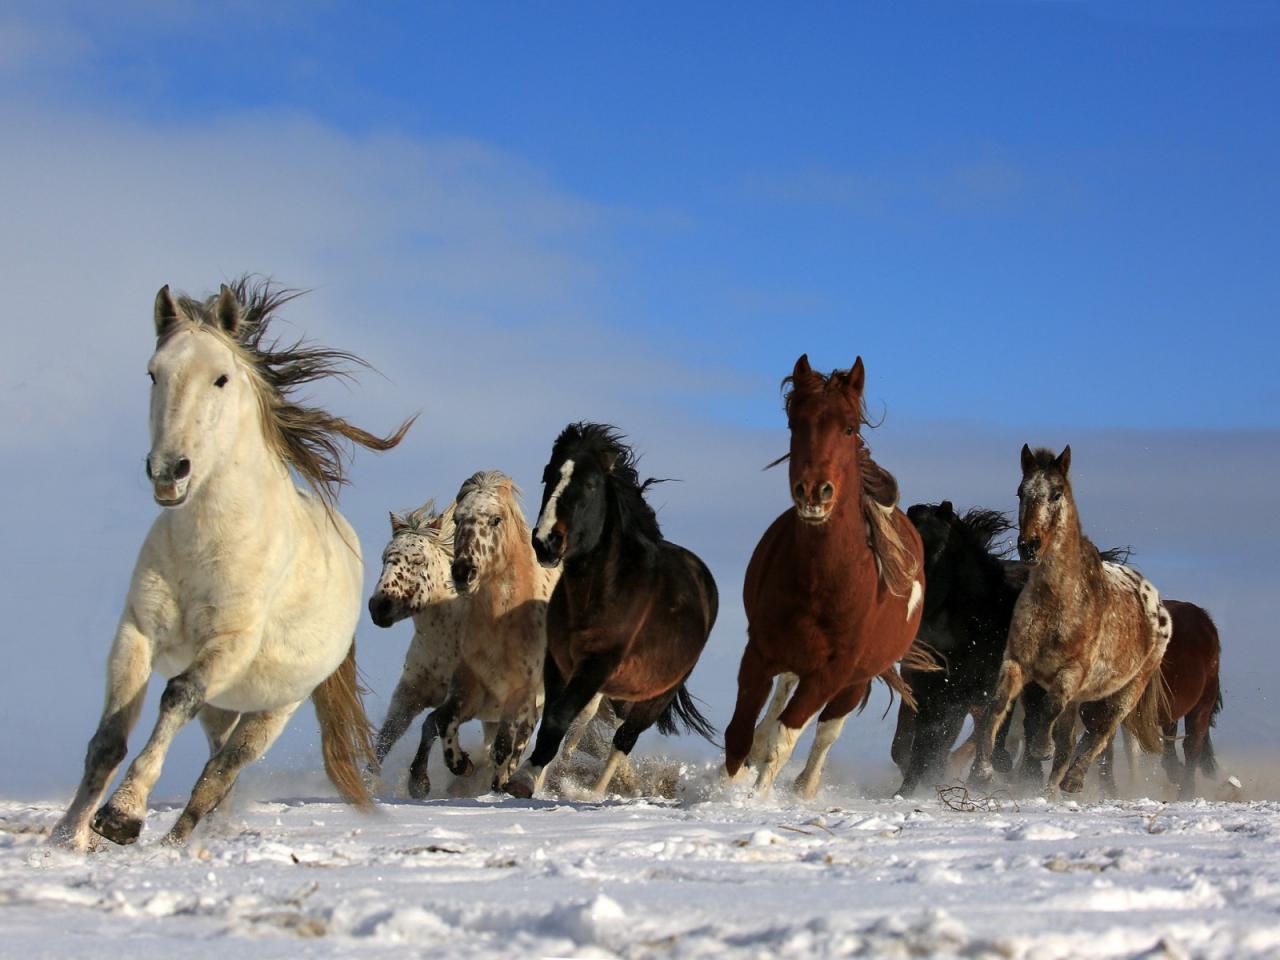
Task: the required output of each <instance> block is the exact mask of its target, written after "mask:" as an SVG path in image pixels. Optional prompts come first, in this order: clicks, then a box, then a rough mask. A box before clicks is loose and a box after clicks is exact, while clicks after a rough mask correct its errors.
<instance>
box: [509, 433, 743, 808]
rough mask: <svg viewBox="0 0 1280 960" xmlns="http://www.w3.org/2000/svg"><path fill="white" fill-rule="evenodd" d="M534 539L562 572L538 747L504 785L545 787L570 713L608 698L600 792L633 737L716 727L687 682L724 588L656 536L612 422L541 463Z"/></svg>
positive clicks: (513, 790)
mask: <svg viewBox="0 0 1280 960" xmlns="http://www.w3.org/2000/svg"><path fill="white" fill-rule="evenodd" d="M542 480H543V483H544V485H545V486H544V489H543V493H542V509H541V511H540V512H539V517H538V523H537V526H536V527H535V529H534V532H533V548H534V552H535V553H537V555H538V560H539V561H540V562H541V563H542V564H543V566H555V565H556V564H563V568H564V572H563V574H561V577H560V582H559V583H558V584H557V585H556V589H555V592H554V593H553V594H552V595H551V602H550V604H549V605H548V608H547V657H546V663H545V665H544V668H543V682H544V685H545V688H546V707H545V709H544V711H543V715H542V725H541V726H540V727H539V728H538V738H537V742H536V743H535V744H534V748H533V753H532V754H531V755H530V756H529V759H527V760H526V761H525V762H524V763H523V764H522V765H521V766H520V769H519V770H517V771H516V774H515V776H514V777H512V778H511V780H510V782H509V783H508V784H507V792H508V793H510V794H512V795H514V796H517V797H529V796H532V795H533V794H534V793H535V792H537V791H538V790H539V789H541V786H542V779H543V776H544V774H545V771H546V768H547V766H548V765H549V764H550V763H551V761H552V760H553V759H555V756H556V753H557V751H559V749H560V745H561V741H562V740H563V739H564V736H565V732H566V730H567V729H568V728H569V724H570V722H571V721H573V719H574V718H575V717H577V716H579V714H580V713H583V712H585V713H586V714H587V715H589V714H590V711H591V710H592V709H593V708H594V706H596V705H598V704H599V703H600V700H601V697H602V696H603V697H608V698H609V699H610V700H611V701H612V703H613V706H614V709H615V710H617V711H618V713H619V715H620V716H622V717H623V721H622V726H620V727H619V728H618V731H617V733H615V734H614V737H613V750H612V751H611V753H610V754H609V759H608V761H607V762H606V763H605V768H604V772H603V773H602V774H601V776H600V779H599V780H598V781H597V782H596V785H595V787H594V789H593V793H595V794H596V795H597V796H598V795H600V794H603V793H604V791H605V790H606V789H607V788H608V786H609V781H610V780H611V779H612V777H613V774H614V773H615V772H616V771H617V769H618V767H619V766H620V765H621V764H622V763H623V762H624V761H625V759H626V757H627V756H628V755H629V754H630V753H631V749H632V748H633V747H634V746H635V743H636V740H637V738H639V736H640V734H642V733H643V732H644V731H645V730H647V729H648V728H649V727H650V726H652V725H653V724H654V723H657V725H658V730H659V731H660V732H661V733H668V734H669V733H675V732H676V729H677V728H676V723H677V721H679V722H680V723H681V724H683V726H684V727H685V729H686V730H690V731H693V732H695V733H698V734H701V735H702V736H704V737H706V738H707V739H708V740H711V739H712V736H713V733H712V730H711V727H710V725H709V724H708V723H707V721H706V719H705V718H704V717H703V716H702V715H701V714H700V713H699V712H698V709H697V707H696V706H695V705H694V702H693V698H692V696H690V694H689V692H688V690H687V689H686V687H685V683H686V681H687V680H688V678H689V674H690V673H691V672H692V671H693V667H694V664H696V663H697V662H698V657H699V655H700V654H701V653H702V648H703V647H704V646H706V643H707V637H708V636H709V635H710V634H711V627H712V625H713V624H714V623H715V620H716V613H717V610H718V606H719V596H718V594H717V591H716V584H715V580H714V579H713V578H712V576H711V571H710V570H708V569H707V566H706V564H704V563H703V562H702V561H701V560H699V559H698V558H697V557H696V556H695V555H694V554H693V553H692V552H690V551H689V550H686V549H685V548H684V547H681V546H677V545H676V544H674V543H671V542H670V541H669V540H666V539H664V538H663V536H662V531H661V530H660V529H659V527H658V518H657V516H656V515H655V514H654V512H653V508H652V507H651V506H649V504H648V503H647V502H646V501H645V498H644V493H645V490H646V489H647V488H648V486H649V484H650V483H652V482H653V481H647V482H645V483H641V482H640V479H639V476H638V475H637V473H636V461H635V455H634V454H633V453H632V451H631V449H630V447H628V446H627V445H626V444H625V443H623V440H622V436H621V435H620V434H619V433H618V432H617V431H616V430H615V429H614V428H613V427H610V426H606V425H604V424H598V423H576V424H570V425H569V426H567V427H565V429H564V430H563V431H562V432H561V434H560V436H559V437H558V438H557V439H556V442H555V445H554V446H553V447H552V449H551V460H550V462H548V464H547V466H546V469H545V470H544V471H543V475H542Z"/></svg>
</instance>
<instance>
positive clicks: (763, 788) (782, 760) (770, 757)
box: [755, 716, 813, 795]
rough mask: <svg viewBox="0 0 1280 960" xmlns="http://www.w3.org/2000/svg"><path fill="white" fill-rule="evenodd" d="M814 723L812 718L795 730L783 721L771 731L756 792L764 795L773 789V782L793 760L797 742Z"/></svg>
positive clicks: (757, 779)
mask: <svg viewBox="0 0 1280 960" xmlns="http://www.w3.org/2000/svg"><path fill="white" fill-rule="evenodd" d="M812 722H813V717H812V716H811V717H809V719H808V720H806V721H805V722H804V726H800V727H795V728H793V727H788V726H787V725H786V724H784V723H782V721H777V722H775V723H774V725H773V726H772V727H771V728H770V729H769V738H768V741H767V743H766V746H765V751H764V760H763V761H762V763H761V765H760V775H759V776H758V777H757V778H756V787H755V792H756V793H757V794H760V795H764V794H767V793H768V792H769V791H770V790H771V789H773V781H774V780H776V779H777V777H778V774H779V773H780V772H781V771H782V768H783V767H785V766H786V765H787V761H788V760H790V759H791V754H792V752H793V751H794V750H795V748H796V741H797V740H799V739H800V734H802V733H804V731H805V728H806V727H808V726H809V724H810V723H812Z"/></svg>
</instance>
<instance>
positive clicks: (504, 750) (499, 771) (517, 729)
mask: <svg viewBox="0 0 1280 960" xmlns="http://www.w3.org/2000/svg"><path fill="white" fill-rule="evenodd" d="M537 725H538V707H537V700H536V699H535V698H534V697H528V698H527V699H525V700H524V701H522V702H521V704H520V706H519V709H518V710H517V712H516V714H515V716H514V717H512V719H511V721H510V723H509V725H508V726H506V728H505V730H504V734H506V735H508V736H509V737H510V741H509V742H508V743H501V742H499V743H495V744H494V750H493V764H494V771H493V789H494V790H501V789H502V788H503V787H505V786H506V785H507V781H508V780H510V779H511V777H512V776H513V775H514V774H515V772H516V767H518V766H519V765H520V758H521V757H523V756H524V751H525V748H526V747H527V746H528V745H529V738H530V737H531V736H533V730H534V728H535V727H536V726H537Z"/></svg>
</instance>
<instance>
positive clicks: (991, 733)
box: [970, 445, 1172, 793]
mask: <svg viewBox="0 0 1280 960" xmlns="http://www.w3.org/2000/svg"><path fill="white" fill-rule="evenodd" d="M1070 466H1071V448H1070V447H1067V448H1066V449H1064V450H1063V451H1062V454H1061V455H1060V456H1056V457H1055V456H1054V454H1053V452H1052V451H1050V450H1043V449H1041V450H1036V451H1032V450H1031V449H1030V448H1029V447H1027V446H1025V445H1024V446H1023V448H1022V483H1021V484H1020V485H1019V487H1018V501H1019V506H1018V531H1019V533H1018V551H1019V553H1020V554H1021V556H1022V558H1023V560H1025V561H1027V562H1028V563H1031V564H1032V568H1031V576H1030V578H1029V579H1028V581H1027V585H1026V587H1025V588H1024V589H1023V591H1022V593H1021V594H1020V595H1019V597H1018V602H1017V604H1016V605H1015V607H1014V612H1013V621H1012V623H1011V625H1010V628H1009V642H1008V646H1007V648H1006V651H1005V658H1004V663H1003V664H1002V666H1001V668H1000V681H999V684H998V686H997V690H996V694H995V697H994V698H993V701H992V706H991V708H990V709H989V710H988V712H987V714H986V717H985V719H984V723H983V730H982V735H981V736H980V737H979V738H978V755H977V757H976V759H975V760H974V764H973V770H972V772H971V774H970V779H971V780H973V781H974V782H976V783H985V782H986V781H988V780H989V779H990V777H991V774H992V766H991V750H992V746H993V743H994V740H995V736H996V731H997V730H998V729H999V726H1000V724H1001V723H1002V722H1003V721H1004V718H1005V714H1006V713H1007V712H1008V711H1009V708H1010V707H1011V706H1012V704H1013V700H1014V698H1016V697H1017V696H1018V694H1019V693H1020V692H1021V691H1022V688H1023V687H1024V686H1025V685H1026V684H1027V683H1029V682H1032V681H1034V682H1036V683H1038V684H1039V685H1040V686H1041V687H1043V688H1044V691H1045V706H1044V710H1045V716H1046V718H1048V722H1047V723H1045V724H1043V725H1042V728H1041V730H1040V731H1038V733H1037V736H1035V737H1033V738H1032V741H1031V742H1030V743H1028V744H1027V749H1028V750H1029V751H1030V753H1031V756H1032V757H1034V758H1035V759H1044V758H1045V757H1047V756H1048V754H1049V752H1050V737H1052V748H1053V772H1052V774H1051V775H1050V780H1049V786H1050V788H1051V789H1057V788H1059V787H1060V788H1061V789H1062V790H1064V791H1066V792H1068V793H1075V792H1078V791H1079V790H1080V789H1081V788H1082V787H1083V786H1084V778H1085V774H1086V772H1087V771H1088V769H1089V766H1090V765H1091V764H1092V763H1093V762H1094V760H1096V759H1097V758H1098V757H1099V756H1100V755H1101V754H1102V753H1103V751H1104V750H1105V749H1106V747H1107V745H1108V744H1109V743H1110V742H1111V740H1112V738H1113V737H1114V736H1115V732H1116V729H1117V728H1118V727H1119V726H1120V724H1121V723H1122V722H1123V723H1124V724H1125V726H1126V728H1128V729H1129V730H1130V731H1131V732H1132V733H1133V734H1134V735H1135V736H1136V737H1137V738H1138V741H1139V742H1140V743H1141V744H1142V746H1143V748H1144V749H1146V750H1149V751H1151V752H1156V753H1158V752H1159V751H1160V747H1161V744H1160V730H1159V727H1158V721H1159V716H1160V712H1161V708H1162V706H1163V704H1164V693H1163V691H1164V687H1163V684H1162V683H1161V682H1160V680H1159V674H1158V671H1159V669H1160V660H1161V658H1162V657H1163V656H1164V652H1165V648H1166V646H1167V645H1168V643H1169V635H1170V633H1171V630H1172V624H1171V620H1170V617H1169V612H1168V611H1167V610H1166V609H1165V607H1164V605H1163V604H1162V603H1161V602H1160V595H1159V593H1157V592H1156V588H1155V587H1154V586H1152V585H1151V583H1150V582H1149V581H1148V580H1147V579H1146V578H1145V577H1143V576H1142V574H1140V573H1138V571H1136V570H1134V569H1133V568H1132V567H1128V566H1124V565H1122V564H1117V563H1109V562H1106V561H1104V560H1103V559H1102V557H1101V556H1100V555H1099V553H1098V549H1097V548H1096V547H1095V546H1094V545H1093V544H1092V543H1091V542H1090V541H1089V539H1088V538H1087V537H1086V536H1085V535H1084V532H1083V530H1082V529H1081V525H1080V518H1079V514H1078V513H1077V512H1076V505H1075V499H1074V497H1073V495H1072V490H1071V482H1070V480H1069V478H1068V471H1069V470H1070ZM1153 678H1154V679H1155V682H1154V683H1152V682H1151V681H1152V679H1153ZM1077 707H1078V708H1079V714H1080V719H1081V720H1082V721H1083V722H1084V728H1085V733H1084V736H1083V737H1082V738H1081V741H1080V745H1079V747H1078V748H1077V749H1076V750H1075V755H1074V758H1073V756H1072V748H1073V746H1074V740H1075V736H1074V730H1075V717H1076V709H1077Z"/></svg>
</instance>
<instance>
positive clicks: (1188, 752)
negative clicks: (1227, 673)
mask: <svg viewBox="0 0 1280 960" xmlns="http://www.w3.org/2000/svg"><path fill="white" fill-rule="evenodd" d="M1153 682H1158V678H1157V680H1155V681H1153ZM1211 689H1212V692H1211V693H1209V694H1208V695H1206V696H1205V698H1204V699H1202V700H1201V701H1200V702H1199V703H1197V704H1196V705H1195V707H1194V708H1193V709H1192V711H1191V712H1190V713H1188V714H1187V716H1186V719H1185V720H1184V721H1183V724H1184V726H1183V730H1184V732H1185V733H1186V737H1185V739H1184V740H1183V741H1182V760H1183V764H1182V777H1181V783H1180V784H1179V788H1178V797H1179V799H1182V800H1190V799H1191V798H1192V797H1194V796H1195V791H1196V768H1201V770H1202V771H1203V772H1204V773H1205V774H1209V775H1212V773H1213V772H1214V770H1215V769H1216V766H1217V764H1216V763H1215V761H1214V758H1213V742H1212V741H1211V740H1210V739H1209V727H1210V726H1211V725H1212V723H1213V708H1214V705H1215V704H1216V702H1217V699H1218V693H1217V684H1216V683H1215V684H1213V685H1212V688H1211ZM1177 733H1178V725H1177V724H1176V723H1175V724H1173V735H1174V736H1177ZM1166 744H1167V745H1166V749H1171V748H1172V746H1173V741H1172V740H1168V741H1166Z"/></svg>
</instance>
